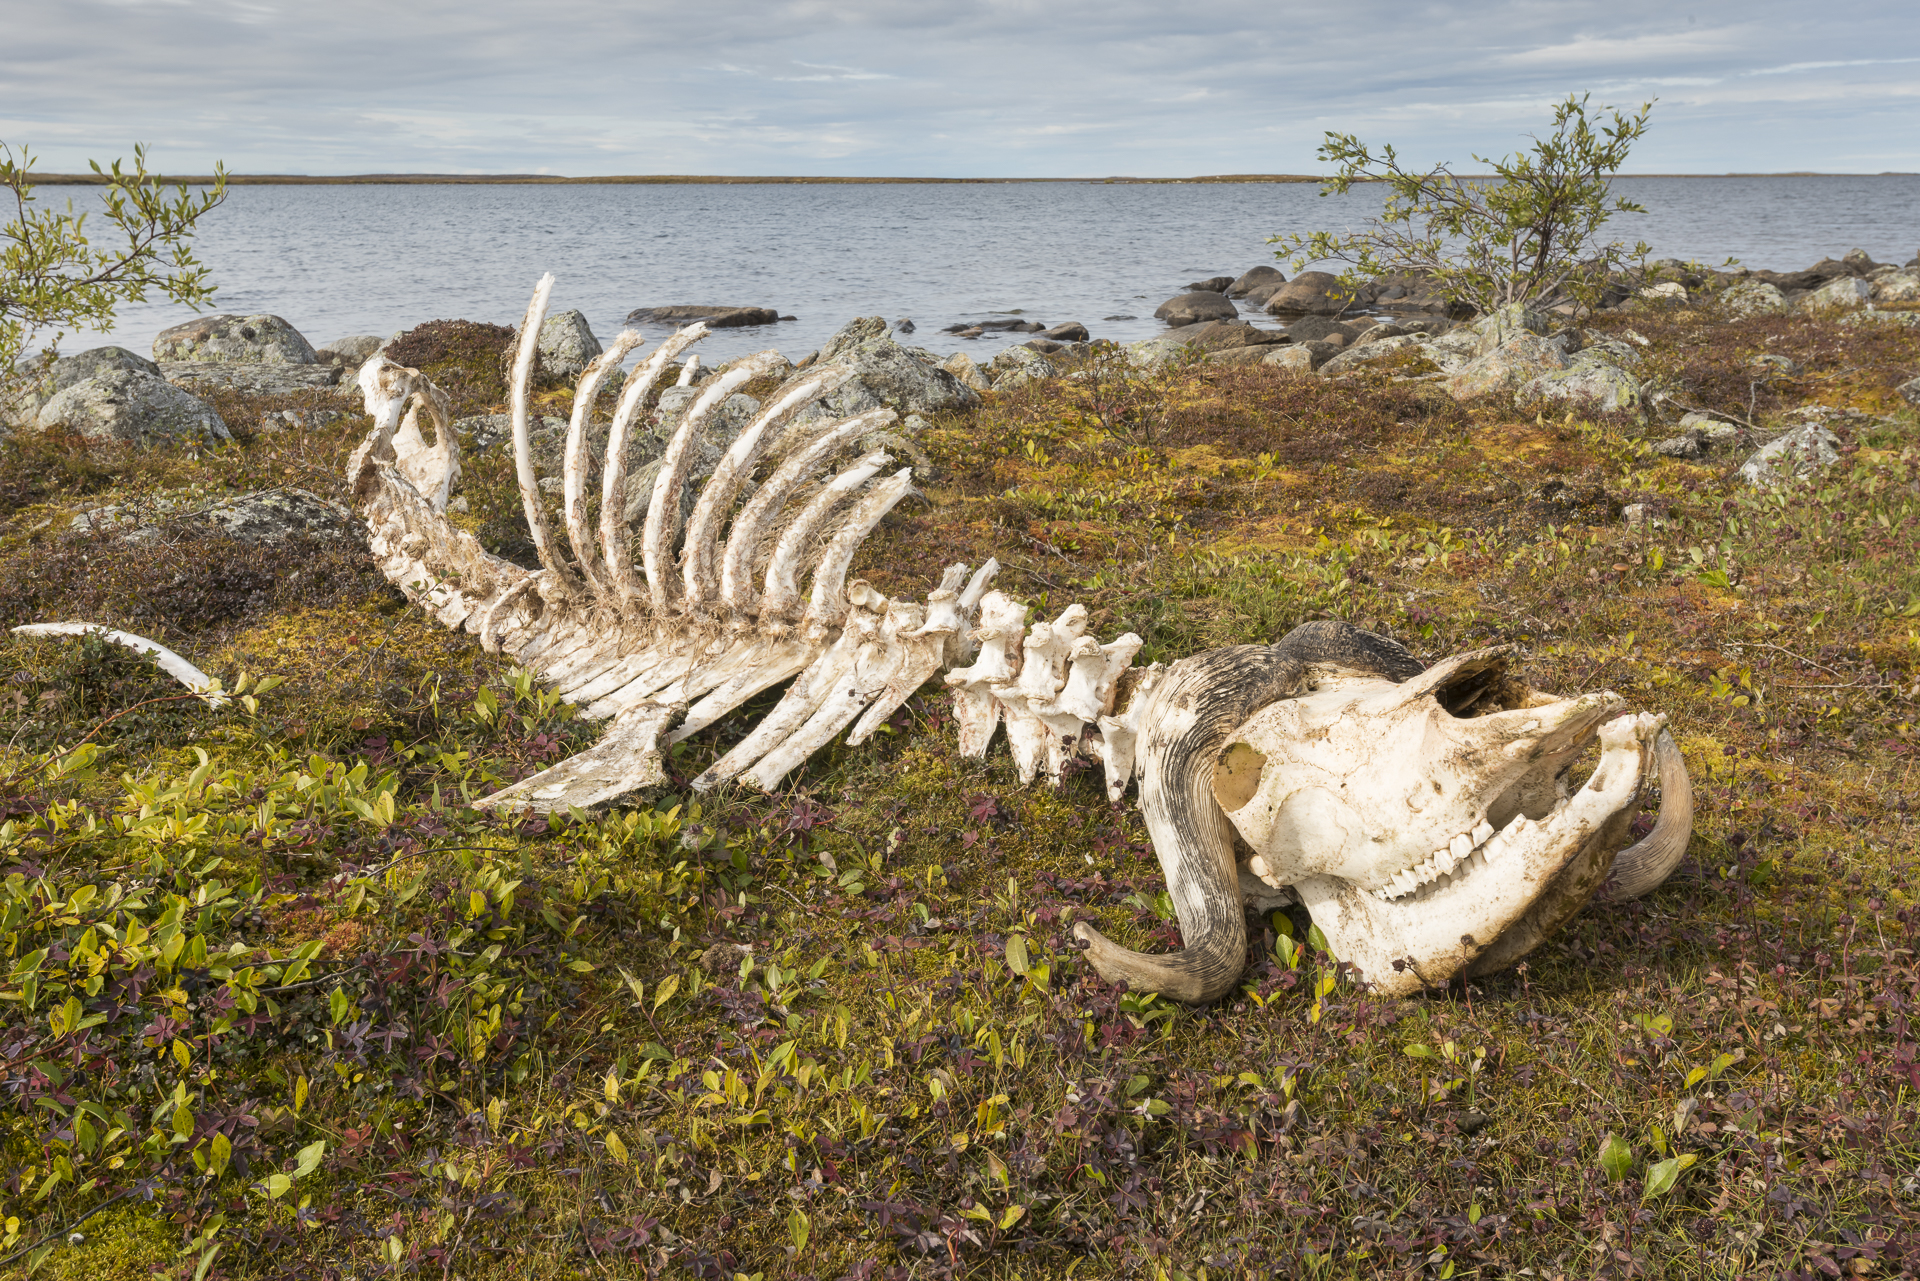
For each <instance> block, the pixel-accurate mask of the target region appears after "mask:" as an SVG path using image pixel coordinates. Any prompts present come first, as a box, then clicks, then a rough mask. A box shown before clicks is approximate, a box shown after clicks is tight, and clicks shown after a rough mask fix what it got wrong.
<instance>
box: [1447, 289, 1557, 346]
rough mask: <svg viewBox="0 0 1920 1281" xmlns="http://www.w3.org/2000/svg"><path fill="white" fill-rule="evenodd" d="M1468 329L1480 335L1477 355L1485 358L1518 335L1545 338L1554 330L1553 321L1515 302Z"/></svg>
mask: <svg viewBox="0 0 1920 1281" xmlns="http://www.w3.org/2000/svg"><path fill="white" fill-rule="evenodd" d="M1468 329H1469V330H1471V331H1472V332H1473V333H1475V334H1477V335H1479V338H1480V343H1479V348H1478V352H1477V354H1479V355H1482V356H1484V355H1486V354H1487V353H1488V352H1490V351H1493V350H1494V349H1495V348H1498V347H1502V346H1504V345H1506V343H1507V342H1508V341H1509V340H1510V339H1512V338H1513V337H1514V336H1515V335H1516V334H1536V335H1539V336H1541V337H1545V336H1546V335H1547V334H1548V333H1551V332H1552V330H1553V319H1552V317H1550V316H1547V315H1544V314H1542V313H1540V312H1537V311H1534V310H1532V309H1530V308H1528V307H1524V306H1522V305H1521V304H1519V303H1517V302H1513V303H1508V304H1507V305H1506V306H1504V307H1500V308H1496V309H1495V310H1493V311H1491V312H1488V313H1487V314H1486V315H1484V316H1482V317H1481V318H1480V319H1478V320H1476V321H1474V322H1473V324H1471V325H1469V326H1468Z"/></svg>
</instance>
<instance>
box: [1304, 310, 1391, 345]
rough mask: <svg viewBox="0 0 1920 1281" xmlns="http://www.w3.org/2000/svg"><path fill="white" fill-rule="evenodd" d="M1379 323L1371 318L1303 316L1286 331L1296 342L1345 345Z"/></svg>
mask: <svg viewBox="0 0 1920 1281" xmlns="http://www.w3.org/2000/svg"><path fill="white" fill-rule="evenodd" d="M1377 323H1378V322H1377V321H1374V320H1371V319H1366V320H1348V321H1338V320H1329V319H1328V318H1327V317H1325V316H1302V317H1300V319H1298V320H1296V321H1294V322H1293V323H1292V324H1290V325H1288V326H1287V327H1286V330H1285V333H1286V335H1287V337H1289V338H1291V339H1293V341H1295V342H1332V343H1334V344H1335V345H1336V346H1340V347H1345V346H1347V345H1349V344H1350V343H1352V342H1353V340H1354V339H1356V338H1358V337H1359V336H1360V335H1361V334H1363V333H1365V332H1366V331H1367V330H1369V329H1371V328H1373V327H1374V325H1375V324H1377Z"/></svg>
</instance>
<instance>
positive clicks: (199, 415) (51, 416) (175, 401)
mask: <svg viewBox="0 0 1920 1281" xmlns="http://www.w3.org/2000/svg"><path fill="white" fill-rule="evenodd" d="M34 423H35V425H36V426H38V427H39V428H40V430H42V431H47V430H50V429H56V428H64V429H65V430H67V431H71V432H75V433H77V434H79V435H81V436H84V437H86V438H87V439H89V440H99V441H118V442H120V443H123V444H129V445H135V446H138V447H139V448H142V449H146V448H151V447H152V446H154V445H160V444H168V443H172V442H188V441H193V442H202V441H208V440H231V439H233V436H232V434H231V433H230V432H228V430H227V425H226V423H224V422H222V421H221V419H220V415H219V414H217V413H215V412H214V410H213V406H211V405H209V404H208V403H207V402H206V401H204V400H202V399H200V398H199V397H198V396H195V395H193V394H192V393H191V392H186V391H182V390H181V389H180V388H178V387H175V386H174V385H173V384H172V383H170V382H168V381H167V380H166V379H164V378H156V377H154V376H153V375H152V374H150V373H147V372H146V371H144V370H139V369H108V370H106V371H105V372H104V373H100V374H96V375H94V376H93V377H92V378H87V379H83V380H82V381H80V382H77V383H74V384H73V385H72V386H70V387H67V388H65V389H64V390H62V391H59V392H56V393H54V395H53V397H52V398H51V399H50V400H48V401H47V403H46V404H44V405H42V406H41V407H40V412H39V413H38V414H37V415H35V418H34Z"/></svg>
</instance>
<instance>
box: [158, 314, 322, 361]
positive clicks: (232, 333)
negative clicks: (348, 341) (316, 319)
mask: <svg viewBox="0 0 1920 1281" xmlns="http://www.w3.org/2000/svg"><path fill="white" fill-rule="evenodd" d="M153 358H154V359H155V360H157V361H159V362H161V363H163V364H164V363H166V362H168V361H190V362H194V363H203V362H213V361H220V362H226V363H238V364H267V365H311V364H314V363H316V362H317V361H318V359H319V357H318V355H317V354H316V353H315V352H314V350H313V344H312V343H309V342H308V341H307V340H306V339H305V338H302V337H301V336H300V331H299V330H298V329H295V328H294V327H293V326H292V325H290V324H288V323H287V322H286V321H284V320H282V319H280V317H278V316H268V315H265V314H262V315H258V316H229V315H225V314H222V315H218V316H199V317H196V318H195V319H193V320H189V321H188V322H187V323H186V324H184V325H175V326H174V327H173V328H171V329H163V330H161V331H160V334H159V336H158V337H156V338H155V339H154V340H153Z"/></svg>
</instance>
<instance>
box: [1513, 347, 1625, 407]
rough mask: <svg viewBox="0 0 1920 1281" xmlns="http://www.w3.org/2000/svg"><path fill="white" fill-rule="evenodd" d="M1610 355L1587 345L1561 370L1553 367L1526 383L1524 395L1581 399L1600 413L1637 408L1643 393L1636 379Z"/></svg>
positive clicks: (1557, 398)
mask: <svg viewBox="0 0 1920 1281" xmlns="http://www.w3.org/2000/svg"><path fill="white" fill-rule="evenodd" d="M1610 355H1611V353H1608V352H1606V351H1604V350H1597V349H1591V348H1590V349H1588V350H1586V351H1582V352H1580V353H1579V354H1577V355H1576V356H1574V357H1573V359H1572V361H1571V362H1570V363H1569V364H1568V365H1567V367H1566V368H1565V369H1558V370H1553V371H1551V372H1548V373H1546V374H1542V375H1541V376H1539V377H1537V378H1535V379H1534V380H1533V381H1531V382H1529V383H1528V384H1527V385H1526V388H1525V389H1524V394H1526V395H1530V396H1533V397H1536V398H1538V399H1541V400H1564V401H1578V402H1584V403H1585V404H1586V405H1588V406H1589V407H1590V408H1592V409H1594V410H1595V411H1597V412H1600V413H1613V412H1615V411H1618V410H1622V409H1637V408H1639V406H1640V402H1641V397H1642V395H1643V389H1642V387H1641V385H1640V380H1639V379H1638V378H1635V377H1634V376H1633V375H1632V374H1630V373H1628V372H1627V371H1626V370H1625V369H1622V368H1621V367H1620V365H1619V364H1618V363H1617V362H1616V361H1615V360H1613V359H1610Z"/></svg>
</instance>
